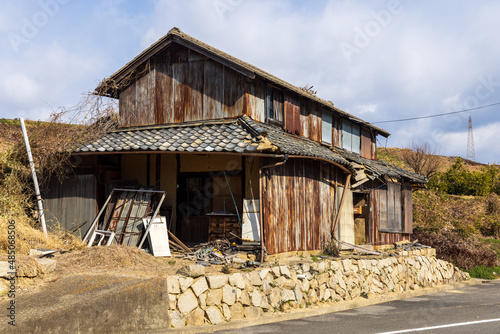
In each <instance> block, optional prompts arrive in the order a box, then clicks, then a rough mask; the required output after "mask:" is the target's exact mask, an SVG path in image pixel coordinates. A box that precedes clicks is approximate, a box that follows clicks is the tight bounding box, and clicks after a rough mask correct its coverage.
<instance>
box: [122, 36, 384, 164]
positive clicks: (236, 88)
mask: <svg viewBox="0 0 500 334" xmlns="http://www.w3.org/2000/svg"><path fill="white" fill-rule="evenodd" d="M138 73H140V74H136V75H137V76H138V77H137V78H134V77H133V76H132V77H131V78H130V84H129V85H128V86H126V87H124V88H123V89H122V90H121V92H120V94H119V105H120V116H121V125H122V126H125V127H131V126H144V125H157V124H167V123H182V122H188V121H199V120H209V119H220V118H232V117H239V116H243V115H247V116H249V117H251V118H252V119H254V120H256V121H260V122H265V121H266V105H265V103H266V91H267V89H266V87H267V83H266V82H265V81H264V80H263V79H261V78H256V79H253V80H252V79H250V78H247V77H245V76H244V75H243V74H240V73H238V72H236V71H234V70H232V69H230V68H228V67H227V66H224V65H222V64H220V63H218V62H216V61H214V60H211V59H209V58H207V57H205V56H203V55H201V54H199V53H197V52H195V51H193V50H190V49H187V48H185V47H183V46H180V45H177V44H173V45H171V46H170V47H169V48H168V49H167V50H165V51H164V52H162V53H160V54H158V55H157V56H155V57H154V58H152V59H151V60H150V62H149V63H148V64H147V65H145V67H144V68H143V69H141V70H139V71H138ZM283 97H284V110H283V112H284V119H283V125H282V126H283V128H284V129H285V131H287V132H289V133H292V134H297V135H301V136H304V137H307V138H310V139H312V140H316V141H319V142H321V139H322V138H321V137H322V124H321V119H322V117H321V116H322V110H323V108H324V107H323V106H322V105H320V104H319V103H317V102H315V101H312V100H308V99H306V98H304V97H302V96H299V95H298V94H296V93H294V92H290V91H284V92H283ZM340 124H341V121H340V118H339V115H337V114H336V113H335V112H334V115H333V124H332V125H333V129H332V141H331V143H332V145H334V146H337V145H339V143H340V137H339V136H340V135H341V134H340V133H341V131H339V130H340ZM374 143H375V141H374V137H373V136H372V134H371V133H370V132H369V131H364V132H363V135H362V150H361V153H362V155H363V156H364V157H366V158H373V157H374V147H375V146H374Z"/></svg>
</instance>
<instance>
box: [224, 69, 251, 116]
mask: <svg viewBox="0 0 500 334" xmlns="http://www.w3.org/2000/svg"><path fill="white" fill-rule="evenodd" d="M245 86H246V84H245V80H244V77H243V76H242V75H241V74H238V73H236V72H235V71H233V70H231V69H229V68H227V67H225V68H224V105H223V107H224V112H223V117H224V118H229V117H238V116H242V115H243V113H244V112H243V110H244V95H245Z"/></svg>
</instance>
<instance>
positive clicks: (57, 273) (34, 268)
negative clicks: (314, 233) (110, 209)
mask: <svg viewBox="0 0 500 334" xmlns="http://www.w3.org/2000/svg"><path fill="white" fill-rule="evenodd" d="M237 254H238V255H237V256H238V257H239V258H240V259H242V260H245V259H250V260H254V259H255V257H254V256H252V255H251V254H250V253H249V254H250V255H248V254H247V253H245V252H239V253H237ZM342 257H351V258H352V257H353V256H352V254H350V255H347V254H344V255H343V256H342ZM364 257H365V258H366V256H364ZM50 259H52V260H56V261H57V265H56V269H55V270H54V271H53V272H51V273H43V269H42V268H41V266H40V265H39V264H38V262H37V261H35V260H34V258H33V257H30V256H27V255H24V256H19V257H18V258H17V271H18V274H20V275H24V276H32V278H28V277H18V280H17V288H18V293H19V294H25V293H33V292H36V291H39V289H41V288H43V287H44V286H47V285H50V284H52V283H54V282H57V281H58V280H60V279H61V278H63V277H66V276H71V275H102V274H107V275H115V276H127V277H142V278H153V277H166V276H168V275H175V274H176V273H177V271H178V270H179V269H180V268H182V267H184V266H186V265H189V264H194V263H196V261H195V260H192V259H186V258H183V255H182V254H181V253H175V252H173V253H172V256H171V257H154V256H152V255H150V254H148V253H146V252H144V251H143V250H139V249H137V248H134V247H125V246H108V247H89V248H85V249H83V250H75V251H71V252H56V253H54V255H53V257H50ZM331 259H333V258H331ZM0 260H1V261H6V260H7V259H6V258H5V256H4V257H3V258H2V257H0ZM318 260H321V257H311V256H309V255H305V256H289V257H284V258H280V259H276V258H275V259H271V260H270V261H268V262H265V263H264V264H263V265H262V266H263V267H270V266H275V265H281V264H294V263H297V264H299V263H305V262H314V261H318ZM254 269H255V268H246V267H242V264H241V263H231V264H227V265H225V264H209V265H207V266H205V272H206V273H208V274H210V273H223V272H224V273H228V272H230V273H235V272H248V271H251V270H254ZM4 298H7V296H6V294H4V295H1V296H0V300H2V299H4Z"/></svg>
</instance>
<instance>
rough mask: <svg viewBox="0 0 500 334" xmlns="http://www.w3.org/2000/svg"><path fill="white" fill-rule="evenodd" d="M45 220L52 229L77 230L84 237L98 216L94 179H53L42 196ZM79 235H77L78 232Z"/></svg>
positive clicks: (91, 176)
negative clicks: (59, 227)
mask: <svg viewBox="0 0 500 334" xmlns="http://www.w3.org/2000/svg"><path fill="white" fill-rule="evenodd" d="M43 197H44V208H45V218H46V220H47V224H48V225H49V226H50V227H53V228H55V227H57V226H59V225H60V226H61V227H63V228H64V229H72V228H76V227H78V226H79V225H81V224H83V223H85V224H84V225H82V226H81V227H80V228H79V229H78V230H79V233H80V234H81V235H82V236H83V235H84V234H85V233H86V232H87V230H88V228H89V227H90V224H91V223H92V220H93V219H94V218H95V216H96V214H97V183H96V177H95V176H94V175H71V176H68V177H67V178H65V179H64V180H62V181H59V179H58V178H57V177H54V178H52V179H51V181H50V183H49V187H48V190H47V191H46V192H45V193H44V194H43ZM77 233H78V231H77Z"/></svg>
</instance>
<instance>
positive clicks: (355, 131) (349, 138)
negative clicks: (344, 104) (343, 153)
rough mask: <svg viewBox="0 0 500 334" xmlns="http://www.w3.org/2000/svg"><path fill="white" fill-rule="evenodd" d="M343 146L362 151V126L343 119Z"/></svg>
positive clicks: (352, 150) (355, 151)
mask: <svg viewBox="0 0 500 334" xmlns="http://www.w3.org/2000/svg"><path fill="white" fill-rule="evenodd" d="M342 148H345V149H346V150H349V151H351V152H354V153H358V154H359V153H360V152H361V128H360V127H359V125H356V124H354V123H353V122H350V121H348V120H345V119H344V120H342Z"/></svg>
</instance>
